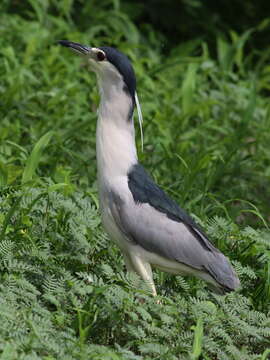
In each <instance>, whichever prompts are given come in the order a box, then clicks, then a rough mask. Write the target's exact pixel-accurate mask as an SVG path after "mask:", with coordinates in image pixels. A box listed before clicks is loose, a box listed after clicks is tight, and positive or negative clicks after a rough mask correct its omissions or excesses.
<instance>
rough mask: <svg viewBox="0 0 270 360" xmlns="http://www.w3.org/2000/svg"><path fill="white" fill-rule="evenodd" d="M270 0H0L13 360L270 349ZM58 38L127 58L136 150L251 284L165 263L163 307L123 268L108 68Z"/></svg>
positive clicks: (0, 226)
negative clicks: (100, 78)
mask: <svg viewBox="0 0 270 360" xmlns="http://www.w3.org/2000/svg"><path fill="white" fill-rule="evenodd" d="M269 10H270V4H269V2H266V1H260V2H257V3H255V2H253V1H251V0H248V1H245V2H243V1H240V0H237V1H234V2H232V1H230V2H229V1H225V0H220V1H218V2H217V1H202V0H190V1H188V0H185V1H184V0H183V1H176V0H167V1H165V0H155V1H154V0H149V1H147V2H143V1H131V0H125V1H124V0H123V1H117V0H114V1H113V0H99V1H94V0H93V1H92V0H88V1H83V0H80V1H79V0H77V1H72V0H58V1H57V0H25V1H19V0H16V1H15V0H2V1H1V3H0V54H1V55H0V76H1V82H0V114H1V118H0V278H1V282H0V288H1V293H0V313H1V317H2V320H1V322H0V335H1V336H0V354H1V357H0V358H1V359H50V360H51V359H59V358H61V359H166V360H168V359H248V360H250V359H261V360H265V359H267V356H269V351H268V348H269V337H270V320H269V311H270V236H269V235H270V232H269V227H268V226H269V216H270V213H269V201H270V187H269V180H270V160H269V159H270V133H269V128H270V117H269V110H270V106H269V88H270V86H269V80H270V66H269V59H270V46H269V35H270V27H269V25H270V16H269V14H270V12H269ZM59 39H68V40H71V41H78V42H81V43H83V44H88V45H92V46H102V45H109V46H115V47H117V48H119V49H120V50H121V51H123V52H124V53H126V54H127V55H128V56H129V58H130V59H131V61H132V63H133V65H134V68H135V72H136V76H137V83H138V84H137V86H138V88H137V90H138V95H139V98H140V103H141V106H142V111H143V115H144V138H145V150H144V152H143V153H141V151H140V143H139V142H140V137H139V131H137V130H138V129H137V130H136V131H137V134H138V136H137V142H138V151H139V158H140V161H141V162H142V163H143V164H144V165H145V167H146V168H147V169H148V170H149V172H151V173H152V175H153V177H154V178H155V180H156V181H157V182H158V183H159V184H160V186H161V187H162V188H164V189H165V190H166V191H167V192H168V193H169V195H170V196H172V197H173V198H174V199H175V200H177V201H178V202H179V204H180V205H181V206H182V207H184V208H185V209H186V210H188V211H189V212H190V213H191V214H192V215H193V216H194V217H195V219H196V220H197V221H198V222H199V223H200V224H201V225H202V226H203V227H204V228H205V229H206V231H207V232H208V234H209V237H210V238H211V239H212V241H213V242H214V243H215V244H216V245H217V246H218V247H219V248H220V249H221V250H222V251H223V252H224V253H225V254H226V255H227V256H228V257H229V258H230V259H231V260H232V262H233V264H234V266H235V269H236V271H237V272H238V275H239V277H240V279H241V283H242V289H241V291H240V292H239V293H236V294H230V295H228V296H226V297H219V296H215V295H213V294H211V293H209V292H208V290H207V288H206V287H205V284H203V283H201V282H199V281H197V280H194V279H186V278H185V279H184V278H181V277H173V276H170V275H168V274H164V273H161V272H155V282H156V283H157V284H158V293H159V295H160V300H161V303H162V305H160V304H157V303H156V300H155V299H152V298H151V296H150V295H149V294H148V292H147V289H144V287H143V284H140V286H138V282H139V279H133V277H132V276H130V275H126V273H125V267H124V264H123V260H122V256H121V254H120V252H119V250H118V249H117V248H116V247H115V246H114V245H113V244H112V243H111V242H110V241H109V240H108V239H107V236H106V235H105V234H104V232H103V230H102V228H101V225H100V216H99V212H98V199H97V187H96V160H95V127H96V110H97V107H98V101H99V95H98V90H97V86H96V80H95V77H94V75H93V74H92V73H90V72H89V71H87V69H85V68H83V67H81V64H80V59H79V57H76V56H74V55H73V54H71V53H70V52H69V51H67V50H66V49H64V48H62V47H59V46H58V45H57V40H59ZM136 120H137V119H136V115H135V122H136ZM136 123H137V122H136ZM134 284H137V285H136V286H135V285H134ZM142 287H143V290H138V288H142ZM141 299H144V301H141Z"/></svg>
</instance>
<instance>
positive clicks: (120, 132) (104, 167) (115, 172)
mask: <svg viewBox="0 0 270 360" xmlns="http://www.w3.org/2000/svg"><path fill="white" fill-rule="evenodd" d="M104 89H105V90H104ZM100 93H101V101H100V106H99V110H98V123H97V136H96V150H97V165H98V180H99V184H100V185H101V183H104V182H105V183H106V182H110V181H111V180H112V178H114V177H119V176H126V175H127V173H128V170H129V169H130V167H131V166H132V165H134V164H136V163H137V151H136V145H135V132H134V125H133V119H132V115H133V107H134V106H133V102H132V99H131V97H130V96H129V95H128V94H127V93H126V92H125V91H124V90H123V87H121V88H117V86H115V87H110V88H109V89H108V88H106V86H104V87H103V86H102V87H100Z"/></svg>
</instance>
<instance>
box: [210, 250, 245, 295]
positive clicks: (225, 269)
mask: <svg viewBox="0 0 270 360" xmlns="http://www.w3.org/2000/svg"><path fill="white" fill-rule="evenodd" d="M205 268H206V270H207V272H208V273H209V274H210V275H211V277H212V278H213V279H214V280H215V282H216V283H217V284H216V286H214V287H215V289H213V288H212V289H213V290H214V291H216V292H217V293H222V294H224V293H227V292H231V291H234V290H236V289H237V288H239V287H240V280H239V278H238V276H237V275H236V273H235V271H234V269H233V267H232V265H231V263H230V262H229V260H228V259H227V258H226V257H225V256H224V255H223V254H222V253H221V252H214V253H210V254H209V262H208V263H207V264H206V266H205ZM210 287H211V285H210Z"/></svg>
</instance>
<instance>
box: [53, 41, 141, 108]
mask: <svg viewBox="0 0 270 360" xmlns="http://www.w3.org/2000/svg"><path fill="white" fill-rule="evenodd" d="M59 44H60V45H63V46H66V47H69V48H71V49H72V50H74V51H76V52H77V53H78V54H80V55H81V56H82V57H83V58H84V59H85V60H86V62H87V64H88V65H89V68H90V70H92V71H94V72H95V73H96V74H97V77H98V79H99V80H101V82H105V83H106V86H107V87H108V86H115V87H116V88H118V87H120V88H121V89H122V90H124V91H125V92H127V93H128V94H129V95H130V96H131V98H132V100H133V102H134V99H135V92H136V78H135V74H134V70H133V68H132V65H131V63H130V61H129V60H128V58H127V56H126V55H124V54H122V53H121V52H120V51H118V50H117V49H115V48H112V47H109V46H102V47H98V48H97V47H89V46H85V45H81V44H79V43H76V42H72V41H67V40H60V41H59Z"/></svg>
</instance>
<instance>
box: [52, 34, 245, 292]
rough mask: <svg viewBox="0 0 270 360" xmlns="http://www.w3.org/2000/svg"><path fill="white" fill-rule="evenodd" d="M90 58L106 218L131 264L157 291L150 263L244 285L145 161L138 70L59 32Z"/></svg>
mask: <svg viewBox="0 0 270 360" xmlns="http://www.w3.org/2000/svg"><path fill="white" fill-rule="evenodd" d="M58 43H59V44H60V45H62V46H65V47H67V48H70V49H72V50H73V51H75V52H76V53H78V54H79V55H81V57H82V58H83V59H84V62H85V63H86V64H87V66H88V68H89V70H90V71H93V72H94V73H95V74H96V77H97V83H98V88H99V93H100V103H99V108H98V120H97V128H96V157H97V183H98V194H99V206H100V211H101V220H102V224H103V227H104V228H105V231H106V232H107V234H108V235H109V238H110V239H111V240H112V241H114V242H115V243H116V244H117V245H118V246H119V248H120V250H121V252H122V254H123V257H124V262H125V265H126V269H127V271H128V272H135V273H136V274H137V275H138V276H139V277H141V278H142V279H143V280H144V282H145V283H146V284H147V286H148V288H149V291H150V292H151V293H152V295H153V296H156V295H157V291H156V287H155V283H154V281H153V273H152V268H158V269H160V270H161V271H164V272H167V273H171V274H174V275H181V276H188V275H191V276H195V277H197V278H199V279H202V280H204V281H205V282H206V283H207V284H208V286H209V288H210V290H212V291H214V292H215V293H217V294H220V295H223V294H226V293H228V292H231V291H234V290H236V289H237V288H239V287H240V281H239V278H238V276H237V275H236V273H235V271H234V269H233V267H232V265H231V263H230V261H229V260H228V258H227V257H225V255H224V254H223V253H222V252H221V251H220V250H218V249H217V248H216V247H215V246H214V245H213V244H212V242H210V240H209V238H208V236H207V235H206V233H205V232H204V230H202V228H201V227H200V226H199V225H198V224H197V223H196V222H195V221H194V220H193V218H192V217H191V216H190V215H188V214H187V212H186V211H184V210H183V209H182V208H181V207H180V206H179V205H178V204H177V203H176V202H175V201H174V200H173V199H171V198H170V197H169V196H168V194H167V193H166V192H165V191H163V190H162V189H161V187H159V186H158V185H157V184H156V183H155V182H154V180H153V178H152V177H151V176H150V175H149V174H148V172H147V171H146V170H145V169H144V167H143V166H142V165H141V164H140V163H139V161H138V156H137V149H136V144H135V130H134V121H133V114H134V110H135V107H136V106H137V108H138V113H140V106H139V101H138V96H137V92H136V77H135V72H134V69H133V66H132V64H131V62H130V60H129V59H128V57H127V56H126V55H125V54H123V53H122V52H120V51H119V50H118V49H116V48H113V47H109V46H101V47H90V46H86V45H82V44H80V43H77V42H72V41H68V40H59V41H58Z"/></svg>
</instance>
